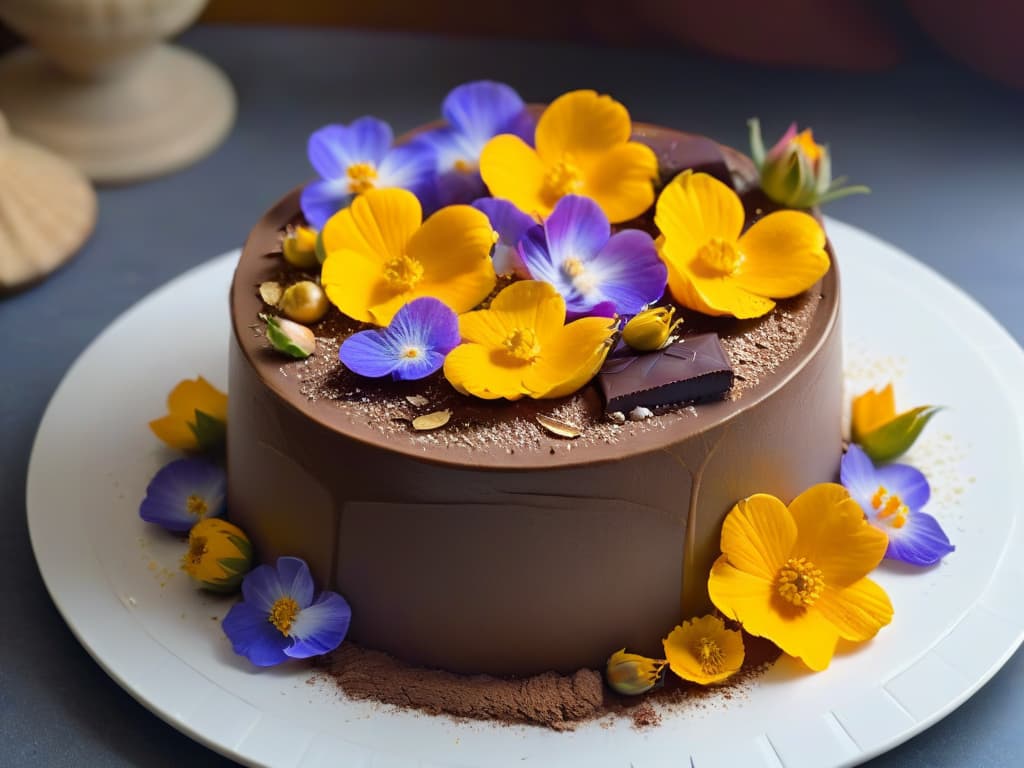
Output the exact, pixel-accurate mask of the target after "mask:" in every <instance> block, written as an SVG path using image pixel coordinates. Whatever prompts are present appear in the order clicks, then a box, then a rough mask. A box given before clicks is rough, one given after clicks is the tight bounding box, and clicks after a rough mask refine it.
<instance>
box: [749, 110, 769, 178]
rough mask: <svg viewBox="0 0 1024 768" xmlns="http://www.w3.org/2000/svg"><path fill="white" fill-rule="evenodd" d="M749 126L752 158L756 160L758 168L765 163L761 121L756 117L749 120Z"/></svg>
mask: <svg viewBox="0 0 1024 768" xmlns="http://www.w3.org/2000/svg"><path fill="white" fill-rule="evenodd" d="M747 128H748V129H749V130H750V159H751V160H753V161H754V165H756V166H757V170H758V171H760V170H761V166H763V165H764V154H765V153H764V139H763V138H762V137H761V121H760V120H758V119H757V118H756V117H752V118H750V119H749V120H747Z"/></svg>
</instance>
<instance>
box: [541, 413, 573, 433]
mask: <svg viewBox="0 0 1024 768" xmlns="http://www.w3.org/2000/svg"><path fill="white" fill-rule="evenodd" d="M537 423H538V424H540V425H541V426H542V427H544V429H546V430H547V431H548V432H550V433H551V434H553V435H558V436H559V437H568V438H574V437H579V436H580V435H582V434H583V430H581V429H580V428H579V427H577V426H575V425H573V424H570V423H569V422H567V421H560V420H559V419H554V418H552V417H550V416H545V415H544V414H542V413H539V414H537Z"/></svg>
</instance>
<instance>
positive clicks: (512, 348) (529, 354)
mask: <svg viewBox="0 0 1024 768" xmlns="http://www.w3.org/2000/svg"><path fill="white" fill-rule="evenodd" d="M503 343H504V346H505V349H506V350H507V351H508V353H509V354H510V355H512V357H514V358H516V359H517V360H522V361H524V362H527V363H532V362H533V361H534V360H536V359H537V356H538V355H540V342H539V341H537V334H536V332H535V331H534V330H533V329H532V328H516V329H515V330H514V331H512V333H510V334H509V335H508V336H507V337H506V338H505V341H504V342H503Z"/></svg>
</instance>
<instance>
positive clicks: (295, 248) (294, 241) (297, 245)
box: [281, 225, 320, 269]
mask: <svg viewBox="0 0 1024 768" xmlns="http://www.w3.org/2000/svg"><path fill="white" fill-rule="evenodd" d="M316 239H317V232H316V230H314V229H310V228H309V227H304V226H302V225H299V226H297V227H288V229H287V231H286V232H285V235H284V239H283V240H282V241H281V253H282V254H283V255H284V260H285V261H287V262H288V263H289V264H291V265H292V266H293V267H298V268H299V269H312V268H313V267H315V266H316V265H317V264H319V263H320V261H319V260H318V259H317V257H316Z"/></svg>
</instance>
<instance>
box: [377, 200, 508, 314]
mask: <svg viewBox="0 0 1024 768" xmlns="http://www.w3.org/2000/svg"><path fill="white" fill-rule="evenodd" d="M494 239H495V235H494V229H493V228H492V227H491V223H490V221H489V220H488V218H487V216H486V214H484V213H483V212H481V211H478V210H477V209H476V208H473V207H472V206H469V205H451V206H448V207H447V208H442V209H441V210H440V211H438V212H437V213H435V214H434V215H433V216H431V217H430V218H429V219H427V220H426V221H425V222H424V223H423V226H422V227H420V228H419V230H417V232H416V234H414V235H413V236H412V239H411V240H409V244H408V246H407V249H406V252H407V254H408V255H409V256H410V257H411V258H413V259H416V260H417V261H418V262H419V263H420V264H421V265H422V266H423V278H422V280H421V281H420V282H419V283H418V284H417V285H416V286H414V287H413V289H412V295H413V296H414V297H418V296H433V297H434V298H437V299H440V300H441V301H443V302H444V303H445V304H447V305H448V306H449V307H450V308H451V309H452V310H453V311H455V312H456V313H462V312H466V311H468V310H470V309H473V307H475V306H476V305H477V304H479V303H480V302H481V301H483V300H484V299H485V298H487V296H488V295H489V294H490V292H491V291H492V290H493V289H494V284H495V282H496V281H497V276H496V275H495V274H494V263H493V262H492V261H491V247H492V246H493V245H494ZM396 311H397V310H396ZM392 314H393V313H392Z"/></svg>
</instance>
